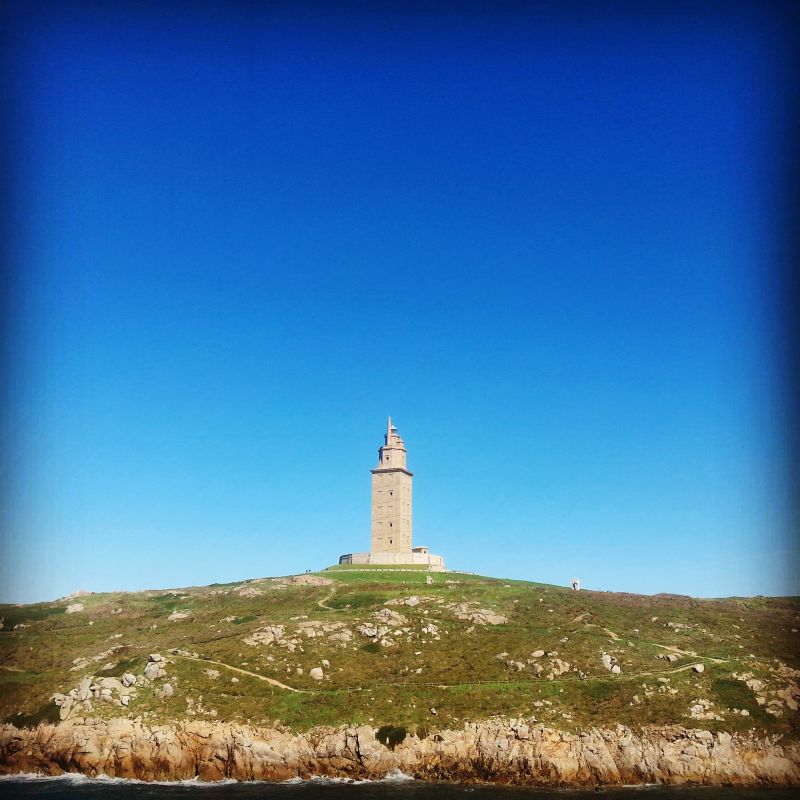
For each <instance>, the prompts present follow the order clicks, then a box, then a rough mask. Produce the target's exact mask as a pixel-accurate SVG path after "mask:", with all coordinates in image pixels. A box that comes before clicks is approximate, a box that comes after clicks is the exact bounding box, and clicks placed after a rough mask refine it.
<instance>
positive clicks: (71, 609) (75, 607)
mask: <svg viewBox="0 0 800 800" xmlns="http://www.w3.org/2000/svg"><path fill="white" fill-rule="evenodd" d="M78 611H83V603H70V604H69V605H68V606H67V607H66V608H65V609H64V613H65V614H76V613H77V612H78Z"/></svg>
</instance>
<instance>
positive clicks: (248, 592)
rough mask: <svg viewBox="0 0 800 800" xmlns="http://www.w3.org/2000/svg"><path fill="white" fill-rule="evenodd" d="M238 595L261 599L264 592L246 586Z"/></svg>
mask: <svg viewBox="0 0 800 800" xmlns="http://www.w3.org/2000/svg"><path fill="white" fill-rule="evenodd" d="M236 594H237V595H239V597H261V596H262V595H263V594H264V592H262V591H261V589H258V588H256V587H255V586H245V587H244V588H243V589H239V591H238V592H236Z"/></svg>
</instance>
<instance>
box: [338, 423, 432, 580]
mask: <svg viewBox="0 0 800 800" xmlns="http://www.w3.org/2000/svg"><path fill="white" fill-rule="evenodd" d="M413 477H414V475H413V473H412V472H411V471H410V470H409V469H408V466H407V465H406V446H405V444H404V443H403V440H402V439H401V438H400V434H399V433H398V432H397V428H395V426H394V425H392V418H391V417H389V422H388V424H387V426H386V434H385V435H384V437H383V445H382V446H381V447H379V448H378V466H377V467H375V469H373V470H372V542H371V547H370V551H369V553H345V554H344V555H343V556H339V563H340V564H364V565H365V564H375V565H385V566H396V567H398V568H403V565H409V564H414V565H417V566H418V567H425V568H427V569H429V570H431V571H432V572H442V571H444V569H445V566H444V558H442V556H437V555H434V554H433V553H431V552H429V550H428V548H427V547H422V546H419V547H413V546H412V544H411V479H412V478H413Z"/></svg>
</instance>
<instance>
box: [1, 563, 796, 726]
mask: <svg viewBox="0 0 800 800" xmlns="http://www.w3.org/2000/svg"><path fill="white" fill-rule="evenodd" d="M0 618H2V619H3V627H2V630H0V659H1V660H0V719H2V720H3V721H5V722H7V723H13V725H14V726H16V727H17V728H21V727H26V726H27V727H30V726H33V725H36V724H37V723H43V722H58V721H59V719H60V718H61V719H63V720H66V721H69V720H73V721H75V720H78V719H80V718H87V717H91V718H93V719H95V720H109V719H112V718H115V717H124V718H128V719H135V720H137V721H143V722H144V723H145V724H164V723H170V722H177V721H181V720H207V721H217V722H227V723H235V724H248V725H254V726H272V727H281V728H282V729H286V730H292V731H296V732H302V731H307V730H309V729H311V728H313V727H315V726H321V725H325V726H337V725H371V726H373V727H375V728H384V729H385V731H386V736H389V735H390V733H391V731H392V730H393V729H394V730H397V731H401V730H402V731H403V732H405V731H408V732H409V733H413V732H416V733H417V734H421V735H425V734H426V733H427V732H429V731H432V730H437V729H445V728H454V727H459V726H461V725H463V724H464V723H465V722H475V721H481V720H486V719H489V718H491V717H494V716H498V715H499V716H501V717H505V718H524V719H526V720H528V721H535V722H541V723H543V724H545V725H549V726H552V727H555V728H558V729H560V730H563V731H572V732H579V731H582V730H587V729H589V728H592V727H598V726H614V725H625V726H629V727H631V728H633V729H638V728H641V727H642V726H658V725H676V724H677V725H680V726H682V727H684V728H687V729H692V728H697V729H703V730H709V731H726V732H734V733H735V732H740V733H744V732H751V731H755V732H758V733H764V734H770V735H773V734H777V735H780V736H781V737H782V738H784V739H785V740H787V741H789V740H796V739H797V738H798V731H800V726H799V725H798V711H797V708H798V700H800V691H799V690H798V676H800V672H798V670H799V669H800V660H798V654H797V651H798V647H797V641H798V635H799V634H798V632H797V631H798V628H800V602H798V599H797V598H766V597H756V598H726V599H718V600H700V599H694V598H690V597H682V596H674V595H657V596H642V595H633V594H619V593H610V592H595V591H587V590H582V591H579V592H575V591H572V590H570V589H566V588H562V587H558V586H551V585H545V584H538V583H530V582H524V581H511V580H502V579H495V578H490V577H483V576H478V575H468V574H464V573H429V572H427V571H424V570H415V569H412V568H408V569H405V570H387V569H378V568H361V569H358V568H356V567H350V568H349V569H341V568H337V567H332V568H329V569H327V570H323V571H321V572H317V573H313V574H305V575H300V576H294V577H289V578H262V579H253V580H248V581H242V582H237V583H230V584H213V585H211V586H206V587H189V588H185V589H171V590H158V591H144V592H137V593H98V594H90V595H86V596H82V597H78V598H67V599H63V600H59V601H55V602H49V603H38V604H34V605H24V606H1V607H0ZM395 735H399V734H395Z"/></svg>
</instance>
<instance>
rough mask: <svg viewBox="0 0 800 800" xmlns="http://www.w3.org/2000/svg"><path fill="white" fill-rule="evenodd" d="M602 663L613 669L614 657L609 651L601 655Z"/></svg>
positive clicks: (605, 667)
mask: <svg viewBox="0 0 800 800" xmlns="http://www.w3.org/2000/svg"><path fill="white" fill-rule="evenodd" d="M600 663H601V664H602V665H603V668H604V669H611V667H612V665H613V664H614V659H613V658H611V656H610V655H608V653H603V655H601V656H600Z"/></svg>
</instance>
